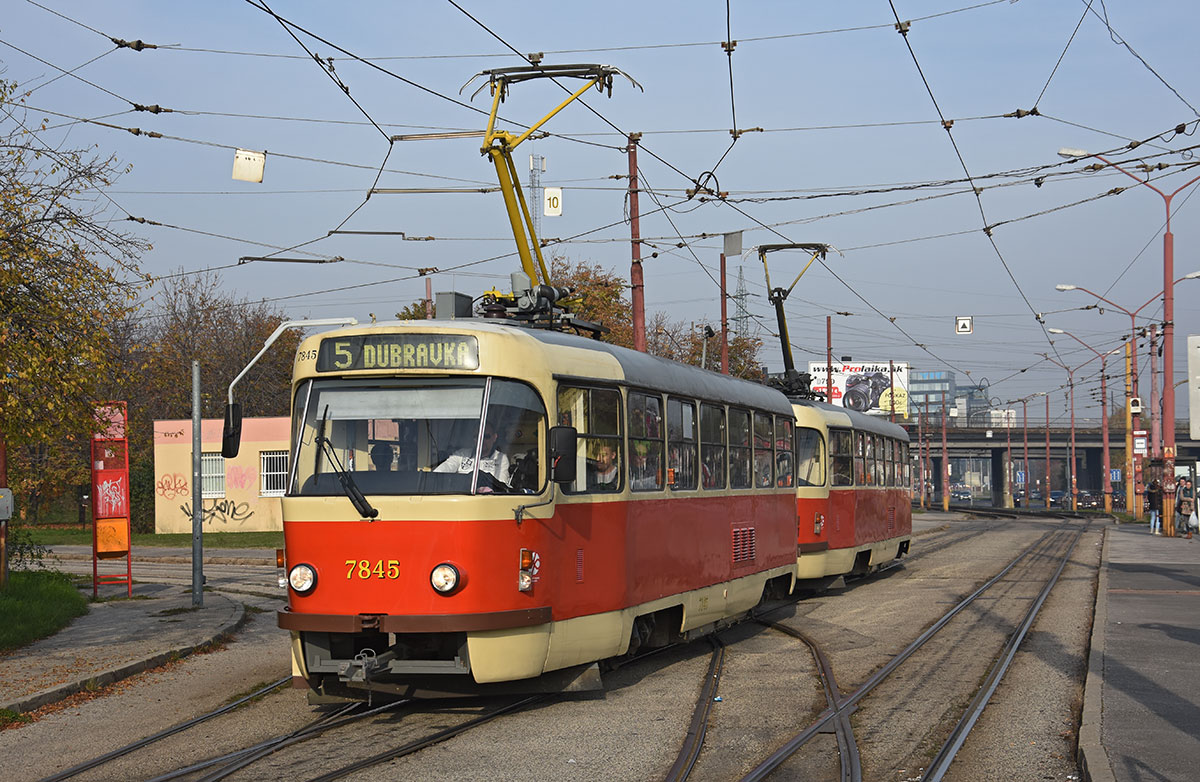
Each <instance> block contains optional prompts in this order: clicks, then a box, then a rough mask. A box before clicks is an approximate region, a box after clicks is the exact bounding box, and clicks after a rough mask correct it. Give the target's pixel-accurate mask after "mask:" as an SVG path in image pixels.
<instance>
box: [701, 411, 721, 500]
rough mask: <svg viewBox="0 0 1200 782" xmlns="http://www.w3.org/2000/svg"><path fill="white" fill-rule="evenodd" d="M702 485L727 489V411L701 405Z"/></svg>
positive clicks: (708, 487) (706, 487)
mask: <svg viewBox="0 0 1200 782" xmlns="http://www.w3.org/2000/svg"><path fill="white" fill-rule="evenodd" d="M700 483H701V485H702V486H703V487H704V488H705V489H724V488H725V409H724V408H722V407H717V406H716V405H703V404H702V405H700Z"/></svg>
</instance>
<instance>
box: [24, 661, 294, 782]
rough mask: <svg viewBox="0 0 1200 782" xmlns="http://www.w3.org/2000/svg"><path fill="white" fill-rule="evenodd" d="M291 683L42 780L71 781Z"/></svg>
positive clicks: (263, 690) (283, 681)
mask: <svg viewBox="0 0 1200 782" xmlns="http://www.w3.org/2000/svg"><path fill="white" fill-rule="evenodd" d="M289 681H291V677H290V676H288V677H284V678H282V679H279V680H278V681H275V682H272V683H271V684H268V685H266V686H265V687H262V688H261V689H258V690H255V691H254V692H252V693H250V694H249V695H246V696H244V697H242V698H238V699H237V700H235V701H233V702H232V703H227V704H225V705H224V706H222V707H220V708H218V709H213V710H212V711H209V712H207V713H205V714H201V715H200V716H198V717H193V718H192V719H190V720H186V721H184V722H181V723H178V724H176V725H172V726H171V727H169V728H165V729H163V730H161V731H159V732H158V733H154V734H152V735H150V736H147V737H145V738H143V739H139V740H138V741H134V742H132V743H130V744H126V745H125V746H123V747H119V748H117V749H114V750H112V751H111V752H107V753H105V754H103V755H100V756H98V757H95V758H92V759H91V760H87V761H84V762H83V763H79V764H77V765H74V766H71V767H70V768H68V769H64V770H62V771H60V772H58V773H57V774H52V775H51V776H48V777H44V778H43V779H42V780H41V782H61V780H65V779H71V778H72V777H76V776H79V775H80V774H82V773H84V772H85V771H90V770H91V769H93V768H98V767H100V766H103V765H105V764H106V763H110V762H112V761H114V760H116V759H117V758H120V757H124V756H125V755H128V754H130V753H132V752H136V751H137V750H139V749H143V748H144V747H148V746H150V745H151V744H154V743H156V742H159V741H162V740H163V739H165V738H168V737H170V736H174V735H175V734H176V733H180V732H182V731H185V730H187V729H189V728H193V727H195V726H197V725H200V724H202V723H204V722H207V721H208V720H210V719H213V718H214V717H219V716H221V715H222V714H226V713H228V712H231V711H233V710H234V709H236V708H238V707H239V706H242V705H244V704H246V703H250V702H251V701H253V700H255V699H256V698H260V697H262V696H264V695H267V694H269V693H272V692H274V691H276V690H278V689H280V688H281V687H283V686H284V685H285V684H287V683H288V682H289Z"/></svg>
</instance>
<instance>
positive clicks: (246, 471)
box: [225, 465, 258, 489]
mask: <svg viewBox="0 0 1200 782" xmlns="http://www.w3.org/2000/svg"><path fill="white" fill-rule="evenodd" d="M257 482H258V473H257V472H255V470H254V468H253V467H243V466H240V465H233V466H231V467H229V468H228V469H227V470H226V471H225V483H226V484H227V485H228V486H229V487H231V488H234V489H253V488H254V485H255V484H256V483H257Z"/></svg>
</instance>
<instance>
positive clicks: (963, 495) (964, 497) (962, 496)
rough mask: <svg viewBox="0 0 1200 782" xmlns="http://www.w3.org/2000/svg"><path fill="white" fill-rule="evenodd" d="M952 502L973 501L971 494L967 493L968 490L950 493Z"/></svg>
mask: <svg viewBox="0 0 1200 782" xmlns="http://www.w3.org/2000/svg"><path fill="white" fill-rule="evenodd" d="M950 501H951V502H970V501H971V492H969V491H967V490H966V489H955V490H954V491H952V492H950Z"/></svg>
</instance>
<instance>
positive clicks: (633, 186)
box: [627, 133, 725, 358]
mask: <svg viewBox="0 0 1200 782" xmlns="http://www.w3.org/2000/svg"><path fill="white" fill-rule="evenodd" d="M641 137H642V134H641V133H630V134H629V146H628V147H627V149H628V150H629V236H630V242H631V244H632V252H633V262H632V264H631V265H630V268H629V286H630V289H631V290H632V293H631V297H632V299H633V349H634V350H640V351H642V352H643V353H645V352H646V300H645V289H646V286H645V283H644V282H643V281H642V233H641V225H640V223H639V222H638V179H637V145H638V139H640V138H641ZM723 279H724V275H722V280H723ZM723 293H724V291H722V294H723ZM724 304H725V298H724V296H723V295H722V298H721V305H722V310H723V309H724ZM722 320H724V317H722ZM722 358H724V353H722Z"/></svg>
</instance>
